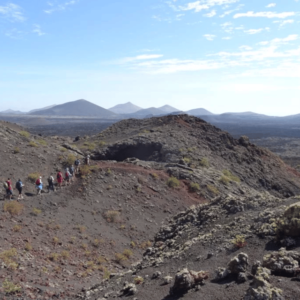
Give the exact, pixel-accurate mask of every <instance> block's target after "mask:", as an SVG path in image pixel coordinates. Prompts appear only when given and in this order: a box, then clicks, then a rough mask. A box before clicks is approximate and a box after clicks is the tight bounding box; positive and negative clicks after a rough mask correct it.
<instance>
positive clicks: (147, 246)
mask: <svg viewBox="0 0 300 300" xmlns="http://www.w3.org/2000/svg"><path fill="white" fill-rule="evenodd" d="M151 245H152V243H151V242H150V241H146V242H143V243H141V245H140V248H141V249H143V250H145V249H147V248H149V247H151Z"/></svg>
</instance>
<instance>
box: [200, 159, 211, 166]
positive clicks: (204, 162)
mask: <svg viewBox="0 0 300 300" xmlns="http://www.w3.org/2000/svg"><path fill="white" fill-rule="evenodd" d="M199 164H200V166H201V167H204V168H208V167H209V162H208V159H207V158H206V157H204V158H202V159H201V161H200V162H199Z"/></svg>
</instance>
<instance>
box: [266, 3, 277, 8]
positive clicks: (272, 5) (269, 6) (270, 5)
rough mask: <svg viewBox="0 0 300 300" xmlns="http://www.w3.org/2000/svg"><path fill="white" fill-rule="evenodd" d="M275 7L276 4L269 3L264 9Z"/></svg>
mask: <svg viewBox="0 0 300 300" xmlns="http://www.w3.org/2000/svg"><path fill="white" fill-rule="evenodd" d="M275 6H276V3H270V4H268V5H267V6H266V8H271V7H275Z"/></svg>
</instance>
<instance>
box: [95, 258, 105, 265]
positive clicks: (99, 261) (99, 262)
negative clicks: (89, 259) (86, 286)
mask: <svg viewBox="0 0 300 300" xmlns="http://www.w3.org/2000/svg"><path fill="white" fill-rule="evenodd" d="M97 263H98V264H99V265H101V264H103V263H105V258H104V257H103V256H99V257H98V258H97Z"/></svg>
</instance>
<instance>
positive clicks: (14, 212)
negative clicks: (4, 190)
mask: <svg viewBox="0 0 300 300" xmlns="http://www.w3.org/2000/svg"><path fill="white" fill-rule="evenodd" d="M23 209H24V205H23V204H21V203H19V202H18V201H10V202H5V203H4V204H3V211H4V212H9V213H10V215H11V216H18V215H20V214H21V213H22V212H23Z"/></svg>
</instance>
